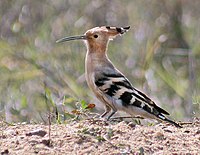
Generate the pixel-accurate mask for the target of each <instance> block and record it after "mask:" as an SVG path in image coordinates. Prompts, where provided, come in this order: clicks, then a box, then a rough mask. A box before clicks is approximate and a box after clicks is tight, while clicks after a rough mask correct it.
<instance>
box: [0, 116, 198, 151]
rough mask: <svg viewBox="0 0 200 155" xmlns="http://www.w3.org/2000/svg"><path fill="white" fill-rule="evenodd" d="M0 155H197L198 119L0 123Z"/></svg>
mask: <svg viewBox="0 0 200 155" xmlns="http://www.w3.org/2000/svg"><path fill="white" fill-rule="evenodd" d="M0 152H1V154H71V155H75V154H78V155H82V154H91V155H95V154H103V155H108V154H110V155H120V154H123V155H126V154H158V155H160V154H187V155H190V154H200V120H199V119H196V120H194V122H193V123H191V124H184V125H183V128H176V127H174V126H172V125H169V124H157V125H155V126H147V125H145V126H142V125H135V124H133V123H132V122H129V123H127V122H124V121H122V122H105V121H102V120H82V121H71V122H68V123H66V124H54V125H51V131H50V140H49V126H48V125H42V124H37V125H29V124H16V125H13V126H11V125H7V124H5V123H3V122H0Z"/></svg>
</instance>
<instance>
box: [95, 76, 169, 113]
mask: <svg viewBox="0 0 200 155" xmlns="http://www.w3.org/2000/svg"><path fill="white" fill-rule="evenodd" d="M95 85H96V86H97V87H98V89H99V91H101V92H102V93H103V94H106V95H108V96H109V97H112V98H114V99H116V100H121V103H122V105H123V106H136V107H138V108H141V109H143V110H145V111H146V112H148V113H151V114H153V115H155V116H157V117H160V114H165V115H169V113H168V112H166V111H165V110H163V109H162V108H160V107H158V106H157V105H156V104H155V103H154V102H153V101H152V100H151V99H150V98H149V97H147V96H146V95H145V94H144V93H142V92H140V91H139V90H137V89H135V88H134V87H133V86H132V85H131V83H130V82H129V81H128V79H127V78H126V77H124V76H123V75H122V74H120V73H119V74H103V76H101V77H98V78H97V77H96V78H95Z"/></svg>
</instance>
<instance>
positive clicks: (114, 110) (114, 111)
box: [107, 109, 117, 120]
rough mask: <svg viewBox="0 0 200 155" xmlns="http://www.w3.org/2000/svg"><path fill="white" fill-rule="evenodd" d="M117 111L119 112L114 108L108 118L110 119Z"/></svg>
mask: <svg viewBox="0 0 200 155" xmlns="http://www.w3.org/2000/svg"><path fill="white" fill-rule="evenodd" d="M116 112H117V110H116V109H112V112H111V114H110V115H109V116H108V117H107V120H109V119H110V118H111V117H112V116H113V115H114V114H115V113H116Z"/></svg>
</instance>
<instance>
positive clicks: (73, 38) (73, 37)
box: [56, 35, 86, 43]
mask: <svg viewBox="0 0 200 155" xmlns="http://www.w3.org/2000/svg"><path fill="white" fill-rule="evenodd" d="M85 39H86V36H85V35H81V36H71V37H64V38H61V39H59V40H56V43H62V42H65V41H71V40H85Z"/></svg>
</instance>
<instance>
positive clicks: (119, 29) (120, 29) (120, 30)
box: [106, 26, 130, 34]
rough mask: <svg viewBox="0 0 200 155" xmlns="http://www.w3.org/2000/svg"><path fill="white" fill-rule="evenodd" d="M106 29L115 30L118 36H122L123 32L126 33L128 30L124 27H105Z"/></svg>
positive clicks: (127, 27) (128, 27)
mask: <svg viewBox="0 0 200 155" xmlns="http://www.w3.org/2000/svg"><path fill="white" fill-rule="evenodd" d="M106 28H107V29H108V30H112V29H113V30H117V32H119V33H120V34H124V33H125V32H127V31H128V30H129V29H130V26H126V27H115V26H106Z"/></svg>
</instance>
